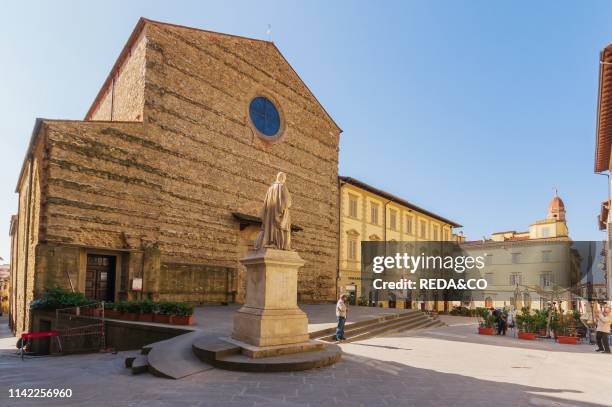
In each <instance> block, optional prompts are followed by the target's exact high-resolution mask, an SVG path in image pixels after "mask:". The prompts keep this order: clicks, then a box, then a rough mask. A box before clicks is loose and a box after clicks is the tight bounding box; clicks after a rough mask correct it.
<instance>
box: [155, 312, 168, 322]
mask: <svg viewBox="0 0 612 407" xmlns="http://www.w3.org/2000/svg"><path fill="white" fill-rule="evenodd" d="M153 322H157V323H158V324H169V323H170V315H166V314H153Z"/></svg>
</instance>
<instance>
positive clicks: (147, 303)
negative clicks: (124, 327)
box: [138, 300, 155, 322]
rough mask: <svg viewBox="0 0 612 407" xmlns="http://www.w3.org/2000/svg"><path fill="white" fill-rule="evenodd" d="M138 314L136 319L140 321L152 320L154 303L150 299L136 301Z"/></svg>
mask: <svg viewBox="0 0 612 407" xmlns="http://www.w3.org/2000/svg"><path fill="white" fill-rule="evenodd" d="M138 306H139V311H140V314H139V315H138V320H139V321H142V322H153V311H154V310H155V303H154V302H153V301H151V300H143V301H140V302H139V303H138Z"/></svg>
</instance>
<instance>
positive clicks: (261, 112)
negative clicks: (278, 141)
mask: <svg viewBox="0 0 612 407" xmlns="http://www.w3.org/2000/svg"><path fill="white" fill-rule="evenodd" d="M249 117H250V118H251V122H252V123H253V126H255V128H256V129H257V131H259V132H260V133H261V134H263V135H264V136H266V137H274V136H276V135H277V134H278V131H279V130H280V127H281V119H280V115H279V113H278V110H277V109H276V106H274V103H272V102H271V101H270V99H268V98H266V97H263V96H257V97H256V98H255V99H253V100H252V101H251V104H250V105H249Z"/></svg>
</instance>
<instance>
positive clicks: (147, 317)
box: [138, 313, 153, 322]
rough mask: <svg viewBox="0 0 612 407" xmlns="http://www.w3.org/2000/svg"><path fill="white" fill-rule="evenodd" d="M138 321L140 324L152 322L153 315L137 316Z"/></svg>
mask: <svg viewBox="0 0 612 407" xmlns="http://www.w3.org/2000/svg"><path fill="white" fill-rule="evenodd" d="M138 320H139V321H141V322H153V314H151V313H149V314H138Z"/></svg>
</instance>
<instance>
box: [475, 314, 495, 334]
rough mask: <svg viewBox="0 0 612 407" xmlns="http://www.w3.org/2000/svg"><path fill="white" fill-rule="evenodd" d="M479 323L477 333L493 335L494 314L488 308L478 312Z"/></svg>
mask: <svg viewBox="0 0 612 407" xmlns="http://www.w3.org/2000/svg"><path fill="white" fill-rule="evenodd" d="M478 319H479V320H480V323H479V326H478V334H480V335H493V332H494V328H493V327H494V326H495V316H494V315H493V314H491V312H490V311H489V310H483V311H481V312H479V318H478Z"/></svg>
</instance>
